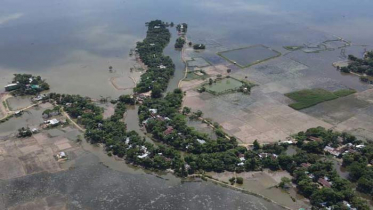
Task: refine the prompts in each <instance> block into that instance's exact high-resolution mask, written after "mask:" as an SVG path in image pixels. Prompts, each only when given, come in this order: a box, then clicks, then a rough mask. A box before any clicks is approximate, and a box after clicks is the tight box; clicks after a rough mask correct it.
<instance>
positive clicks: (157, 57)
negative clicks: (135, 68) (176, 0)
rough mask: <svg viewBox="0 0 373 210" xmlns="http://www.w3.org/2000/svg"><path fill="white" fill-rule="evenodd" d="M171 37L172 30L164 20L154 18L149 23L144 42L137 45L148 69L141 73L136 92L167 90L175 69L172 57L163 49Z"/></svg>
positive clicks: (138, 51)
mask: <svg viewBox="0 0 373 210" xmlns="http://www.w3.org/2000/svg"><path fill="white" fill-rule="evenodd" d="M170 37H171V34H170V31H169V30H168V29H167V26H166V25H165V23H164V22H162V21H160V20H154V21H151V22H149V23H148V31H147V35H146V38H145V39H144V40H143V41H142V42H138V43H137V46H136V48H137V53H138V54H139V56H140V58H141V60H142V61H143V62H144V64H145V65H147V67H148V70H147V71H146V72H145V73H144V74H142V75H141V80H140V82H139V83H138V84H137V86H136V88H135V89H134V91H135V92H139V93H143V92H148V91H150V90H152V91H156V92H160V91H161V92H162V91H164V90H166V87H167V85H168V81H169V80H170V78H171V76H172V75H173V74H174V71H175V65H174V63H173V62H172V59H171V58H170V57H169V56H164V55H163V49H164V48H165V47H166V46H167V44H168V43H169V42H170ZM155 96H159V95H158V94H156V95H155Z"/></svg>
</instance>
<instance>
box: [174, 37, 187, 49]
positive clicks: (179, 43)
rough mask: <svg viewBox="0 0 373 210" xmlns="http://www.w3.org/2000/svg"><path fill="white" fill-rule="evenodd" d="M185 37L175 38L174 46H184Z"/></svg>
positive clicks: (179, 47)
mask: <svg viewBox="0 0 373 210" xmlns="http://www.w3.org/2000/svg"><path fill="white" fill-rule="evenodd" d="M184 44H185V39H184V38H183V37H179V38H177V39H176V43H175V48H178V49H181V48H183V47H184Z"/></svg>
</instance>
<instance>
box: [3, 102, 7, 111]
mask: <svg viewBox="0 0 373 210" xmlns="http://www.w3.org/2000/svg"><path fill="white" fill-rule="evenodd" d="M3 106H4V108H5V109H7V108H8V104H7V102H5V101H3Z"/></svg>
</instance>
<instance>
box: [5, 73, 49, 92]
mask: <svg viewBox="0 0 373 210" xmlns="http://www.w3.org/2000/svg"><path fill="white" fill-rule="evenodd" d="M12 83H13V84H17V88H16V89H15V90H14V91H12V94H14V95H36V94H38V93H40V92H42V91H44V90H49V84H48V83H47V82H45V80H42V79H41V77H40V76H33V75H31V74H14V78H13V81H12Z"/></svg>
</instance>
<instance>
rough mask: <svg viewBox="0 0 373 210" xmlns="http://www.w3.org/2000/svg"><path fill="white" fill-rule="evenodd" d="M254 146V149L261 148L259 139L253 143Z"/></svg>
mask: <svg viewBox="0 0 373 210" xmlns="http://www.w3.org/2000/svg"><path fill="white" fill-rule="evenodd" d="M253 146H254V150H259V149H260V144H259V142H258V140H256V139H255V141H254V143H253Z"/></svg>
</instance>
